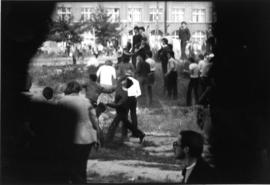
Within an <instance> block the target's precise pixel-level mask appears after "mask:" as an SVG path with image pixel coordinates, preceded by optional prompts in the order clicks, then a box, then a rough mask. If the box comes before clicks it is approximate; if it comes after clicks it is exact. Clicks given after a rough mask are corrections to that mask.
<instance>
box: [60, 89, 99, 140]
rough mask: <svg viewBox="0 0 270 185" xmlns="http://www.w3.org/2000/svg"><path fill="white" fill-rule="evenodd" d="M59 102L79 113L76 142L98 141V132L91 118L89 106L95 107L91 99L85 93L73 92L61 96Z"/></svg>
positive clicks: (75, 135)
mask: <svg viewBox="0 0 270 185" xmlns="http://www.w3.org/2000/svg"><path fill="white" fill-rule="evenodd" d="M58 103H59V104H61V105H63V106H67V107H69V108H72V109H73V110H75V111H76V114H77V115H78V118H77V123H76V125H75V130H74V132H75V134H74V140H73V142H74V144H91V143H93V142H96V141H97V132H96V130H95V129H94V128H93V125H92V123H91V121H90V119H89V108H93V107H92V105H91V103H90V101H89V100H88V99H87V98H86V97H85V96H83V95H77V94H71V95H66V96H64V97H63V98H61V99H60V100H59V102H58Z"/></svg>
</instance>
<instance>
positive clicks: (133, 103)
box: [129, 97, 138, 129]
mask: <svg viewBox="0 0 270 185" xmlns="http://www.w3.org/2000/svg"><path fill="white" fill-rule="evenodd" d="M129 105H130V106H129V112H130V117H131V122H132V125H133V128H134V129H137V126H138V118H137V99H136V97H129Z"/></svg>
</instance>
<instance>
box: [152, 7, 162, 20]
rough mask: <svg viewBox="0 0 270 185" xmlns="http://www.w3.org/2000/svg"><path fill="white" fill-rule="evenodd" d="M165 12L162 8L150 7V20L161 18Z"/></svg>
mask: <svg viewBox="0 0 270 185" xmlns="http://www.w3.org/2000/svg"><path fill="white" fill-rule="evenodd" d="M162 13H163V9H162V8H159V9H157V8H150V10H149V14H150V21H151V22H155V21H158V20H161V15H162Z"/></svg>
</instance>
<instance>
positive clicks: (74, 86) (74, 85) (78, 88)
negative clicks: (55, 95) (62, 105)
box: [65, 81, 82, 95]
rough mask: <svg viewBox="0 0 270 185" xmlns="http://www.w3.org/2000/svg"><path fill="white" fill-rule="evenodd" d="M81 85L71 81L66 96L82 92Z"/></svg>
mask: <svg viewBox="0 0 270 185" xmlns="http://www.w3.org/2000/svg"><path fill="white" fill-rule="evenodd" d="M81 89H82V88H81V85H80V84H79V83H78V82H77V81H71V82H69V83H68V84H67V87H66V90H65V95H69V94H73V93H75V94H77V93H79V92H80V91H81Z"/></svg>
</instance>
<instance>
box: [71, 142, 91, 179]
mask: <svg viewBox="0 0 270 185" xmlns="http://www.w3.org/2000/svg"><path fill="white" fill-rule="evenodd" d="M91 147H92V145H91V144H73V145H72V147H71V150H70V152H69V153H70V154H69V161H70V164H67V168H68V171H69V177H70V181H72V183H76V184H77V183H86V168H87V160H88V157H89V154H90V151H91Z"/></svg>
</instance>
